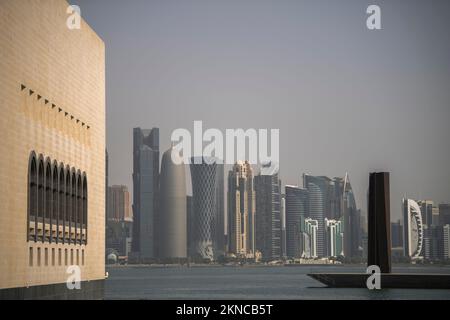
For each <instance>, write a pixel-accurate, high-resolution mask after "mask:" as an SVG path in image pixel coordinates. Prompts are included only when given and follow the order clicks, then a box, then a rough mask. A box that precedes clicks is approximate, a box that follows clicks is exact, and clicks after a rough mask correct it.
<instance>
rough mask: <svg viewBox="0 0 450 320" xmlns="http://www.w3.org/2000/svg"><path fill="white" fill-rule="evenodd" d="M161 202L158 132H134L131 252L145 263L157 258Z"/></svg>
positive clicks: (135, 129) (156, 129) (136, 130)
mask: <svg viewBox="0 0 450 320" xmlns="http://www.w3.org/2000/svg"><path fill="white" fill-rule="evenodd" d="M158 200H159V129H158V128H153V129H150V130H143V129H140V128H134V129H133V222H134V224H133V240H132V251H133V254H134V255H135V258H136V259H137V260H138V261H141V262H146V261H150V260H151V259H154V258H155V257H156V256H157V254H156V252H155V249H156V241H155V240H156V238H157V234H156V232H157V228H155V225H156V224H157V213H158Z"/></svg>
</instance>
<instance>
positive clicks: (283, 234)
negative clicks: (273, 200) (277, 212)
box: [280, 194, 287, 258]
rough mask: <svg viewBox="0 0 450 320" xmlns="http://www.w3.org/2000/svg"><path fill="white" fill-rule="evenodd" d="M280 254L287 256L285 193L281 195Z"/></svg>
mask: <svg viewBox="0 0 450 320" xmlns="http://www.w3.org/2000/svg"><path fill="white" fill-rule="evenodd" d="M280 220H281V256H282V257H283V258H286V257H287V254H286V195H285V194H282V195H281V217H280Z"/></svg>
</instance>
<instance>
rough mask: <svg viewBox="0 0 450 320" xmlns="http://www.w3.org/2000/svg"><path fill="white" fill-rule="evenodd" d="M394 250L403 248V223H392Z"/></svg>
mask: <svg viewBox="0 0 450 320" xmlns="http://www.w3.org/2000/svg"><path fill="white" fill-rule="evenodd" d="M391 235H392V236H391V239H392V248H400V247H403V227H402V224H401V221H400V220H398V221H397V222H391Z"/></svg>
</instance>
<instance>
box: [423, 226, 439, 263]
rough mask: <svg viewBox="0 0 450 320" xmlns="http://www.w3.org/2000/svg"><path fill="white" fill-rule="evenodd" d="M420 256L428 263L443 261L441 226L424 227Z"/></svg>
mask: <svg viewBox="0 0 450 320" xmlns="http://www.w3.org/2000/svg"><path fill="white" fill-rule="evenodd" d="M422 255H423V257H424V258H425V259H426V260H428V261H439V260H443V259H444V256H445V253H444V229H443V227H442V226H427V225H424V238H423V250H422Z"/></svg>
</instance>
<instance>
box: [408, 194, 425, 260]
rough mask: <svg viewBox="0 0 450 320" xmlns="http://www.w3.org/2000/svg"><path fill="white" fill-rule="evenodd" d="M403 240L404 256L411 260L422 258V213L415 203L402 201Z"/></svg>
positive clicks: (409, 200)
mask: <svg viewBox="0 0 450 320" xmlns="http://www.w3.org/2000/svg"><path fill="white" fill-rule="evenodd" d="M403 234H404V236H403V239H404V246H403V249H404V251H405V256H406V257H410V258H411V259H419V258H422V257H423V245H424V225H423V222H422V213H421V211H420V207H419V205H418V204H417V202H416V201H414V200H412V199H403Z"/></svg>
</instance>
